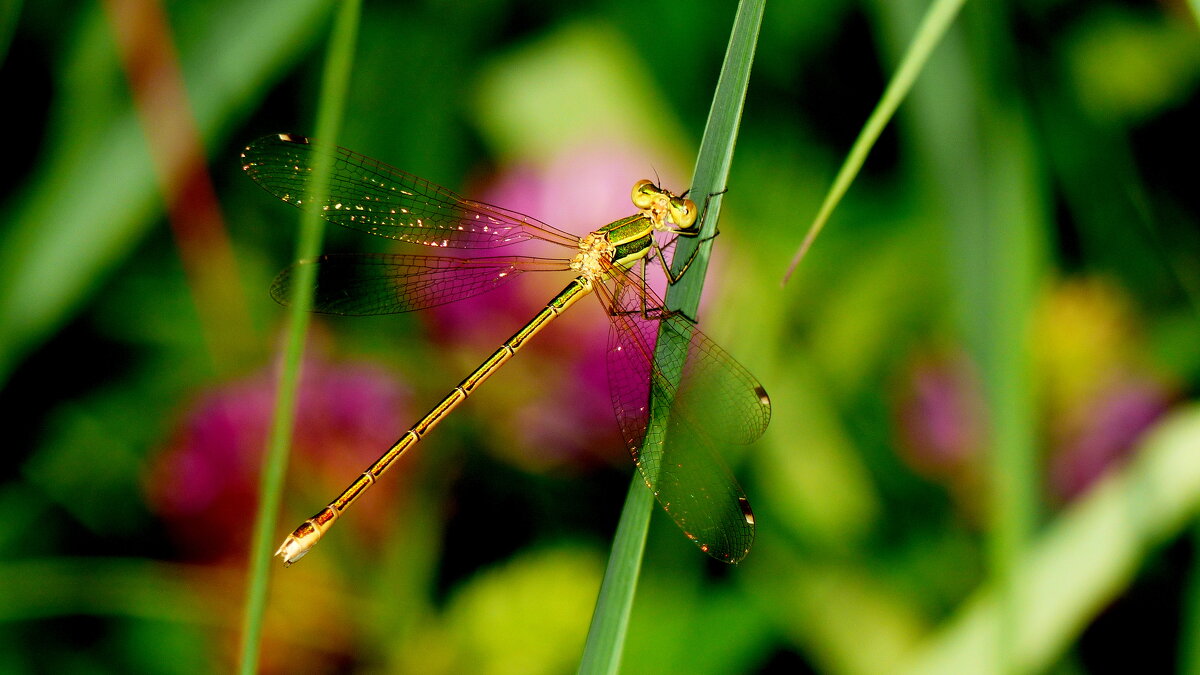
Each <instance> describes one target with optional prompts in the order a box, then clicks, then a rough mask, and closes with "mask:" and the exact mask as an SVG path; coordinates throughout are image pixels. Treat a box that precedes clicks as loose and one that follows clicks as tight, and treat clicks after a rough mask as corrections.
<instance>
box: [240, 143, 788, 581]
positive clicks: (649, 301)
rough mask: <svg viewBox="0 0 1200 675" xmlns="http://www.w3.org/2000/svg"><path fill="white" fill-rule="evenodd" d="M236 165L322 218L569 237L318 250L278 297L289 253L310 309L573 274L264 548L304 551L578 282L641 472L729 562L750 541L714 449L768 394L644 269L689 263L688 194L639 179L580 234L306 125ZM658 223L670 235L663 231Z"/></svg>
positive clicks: (437, 230)
mask: <svg viewBox="0 0 1200 675" xmlns="http://www.w3.org/2000/svg"><path fill="white" fill-rule="evenodd" d="M330 156H332V162H333V171H332V175H331V178H330V181H329V185H328V187H327V188H325V186H318V185H316V181H315V180H314V178H313V176H314V167H315V165H316V164H317V163H318V161H319V159H320V158H322V157H324V158H325V159H329V158H330ZM242 165H243V169H244V170H245V172H246V173H247V174H248V175H249V176H250V178H252V179H253V180H254V181H255V182H256V183H258V185H260V186H261V187H263V188H264V189H266V191H267V192H270V193H271V194H273V195H275V196H276V197H278V198H279V199H281V200H283V201H284V202H287V203H289V204H292V205H293V206H296V207H299V208H301V209H313V210H316V212H317V213H318V214H319V215H320V216H321V217H322V218H324V219H325V220H327V221H329V222H331V223H335V224H337V225H340V226H343V227H347V228H350V229H354V230H360V231H362V232H366V233H369V234H372V235H377V236H380V237H388V238H391V239H394V240H397V241H399V242H403V243H407V244H412V245H416V246H424V247H427V248H431V249H442V248H450V249H468V250H471V249H494V248H502V247H506V246H510V245H514V244H520V243H523V242H532V243H543V244H550V245H555V246H558V247H560V248H561V249H566V251H565V252H564V255H567V257H561V258H540V257H531V256H483V257H455V256H446V255H422V254H412V253H404V254H343V255H322V256H320V257H318V258H316V259H314V260H306V261H300V262H298V263H295V264H294V265H292V266H291V267H289V268H288V269H286V270H284V271H283V272H281V273H280V274H279V276H278V277H276V279H275V281H274V282H273V283H272V286H271V295H272V297H273V298H275V300H277V301H279V302H280V303H283V304H287V303H288V301H289V298H291V297H292V295H293V293H294V292H296V289H295V288H294V286H295V283H294V279H295V278H296V270H297V268H298V267H299V266H305V265H311V266H314V267H315V272H316V274H315V278H316V280H317V281H316V287H315V289H314V290H313V301H312V302H313V304H312V309H313V311H315V312H319V313H325V314H336V315H347V316H364V315H379V314H394V313H401V312H410V311H415V310H420V309H426V308H429V307H434V306H437V305H442V304H446V303H450V302H454V301H456V300H461V299H464V298H468V297H472V296H476V295H479V294H481V293H485V292H488V291H491V290H493V289H496V288H498V287H500V286H501V285H503V284H506V283H508V282H509V281H510V280H512V279H515V278H516V277H519V276H521V275H523V274H526V273H531V272H551V271H557V272H570V273H572V274H574V278H572V279H571V280H570V281H569V283H567V285H566V287H564V288H563V290H562V291H560V292H559V293H558V294H557V295H555V296H554V297H553V298H552V299H551V300H550V301H549V302H548V303H546V306H545V307H544V308H543V309H542V310H541V311H539V312H538V313H537V314H536V315H535V316H534V317H533V318H532V319H531V320H529V322H527V323H526V324H525V325H524V326H522V327H521V328H520V329H519V330H517V332H516V333H514V334H513V336H512V337H510V338H509V339H508V340H506V341H505V342H504V343H503V344H502V345H500V347H499V349H497V350H496V351H495V352H494V353H493V354H492V355H491V356H489V357H487V359H485V360H484V361H483V362H482V363H481V364H480V365H479V367H477V368H476V369H475V370H473V371H472V372H471V373H470V374H468V375H467V376H466V378H464V379H463V380H462V381H461V382H460V383H459V384H458V385H457V386H455V387H454V389H453V390H451V391H450V393H449V394H447V395H446V396H445V397H444V398H443V399H442V400H441V401H440V402H439V403H438V404H437V405H435V406H434V407H433V408H432V409H431V410H430V411H429V413H428V414H426V415H425V416H424V417H422V418H421V420H420V421H418V422H417V423H416V424H414V425H413V426H412V428H411V429H409V430H408V431H406V432H405V433H404V434H403V435H402V436H400V438H399V440H397V441H396V442H395V443H394V444H393V445H392V446H391V447H389V448H388V449H387V450H386V451H385V452H384V453H383V455H382V456H380V457H379V459H378V460H376V461H375V462H374V463H373V464H371V466H370V467H368V468H367V470H366V471H364V472H363V473H362V474H361V475H360V476H358V477H357V478H355V479H354V480H353V481H352V482H351V483H350V485H349V486H348V487H347V488H346V489H345V490H344V491H343V492H342V493H341V494H340V495H338V497H337V498H335V499H334V500H333V501H331V502H329V504H327V505H326V506H325V507H324V508H323V509H321V510H320V511H319V512H318V513H317V514H316V515H314V516H313V517H311V518H309V519H307V520H305V521H304V523H302V524H301V525H300V526H299V527H297V528H296V529H295V531H293V532H292V533H291V534H290V535H288V536H287V538H286V539H285V540H284V541H283V543H282V544H281V545H280V547H279V549H278V550H277V551H276V554H275V555H276V556H277V557H279V558H282V560H283V562H284V564H285V565H291V564H292V563H294V562H295V561H297V560H299V559H300V558H301V557H303V556H304V555H306V554H307V553H308V552H309V551H310V550H311V549H312V548H313V546H314V545H315V544H316V543H317V542H318V541H319V540H320V539H321V537H322V536H324V535H325V534H326V533H327V532H328V531H329V529H330V527H331V526H332V525H333V524H334V522H336V521H337V519H338V518H339V517H340V516H341V515H342V514H343V513H344V512H345V511H346V509H347V508H349V507H350V505H351V504H353V503H354V502H355V500H357V499H358V498H359V497H360V496H362V494H363V493H364V492H365V491H366V490H367V488H369V487H370V486H371V485H373V484H374V483H375V481H377V480H379V478H380V477H381V476H382V475H383V474H384V473H385V472H386V471H387V470H388V468H389V467H390V466H392V465H393V463H394V462H395V461H396V459H398V458H399V457H400V456H401V455H403V454H404V453H405V452H406V451H407V450H408V449H409V448H411V447H412V446H414V445H416V444H417V443H418V442H419V441H420V440H421V439H422V438H424V437H425V436H426V434H428V433H429V432H430V431H431V430H432V429H433V428H434V427H435V426H437V425H438V424H439V423H440V422H442V421H443V420H444V419H445V418H446V416H447V415H449V413H450V412H451V411H452V410H454V409H455V408H456V407H457V406H458V405H459V404H461V403H462V402H463V401H464V400H466V399H467V397H468V396H470V395H471V394H472V393H473V392H474V391H475V390H476V388H477V387H479V386H480V385H481V384H482V383H483V382H484V381H485V380H487V379H488V378H489V377H491V376H492V375H493V374H495V373H496V372H497V370H499V369H500V367H501V366H503V365H504V364H505V363H506V362H507V361H508V360H509V359H510V358H512V356H513V355H515V354H516V353H517V352H518V351H520V349H521V348H522V347H523V346H524V345H525V344H526V342H527V341H528V340H530V339H531V338H532V337H533V336H534V335H536V334H537V333H538V332H540V331H541V330H542V329H543V328H545V327H546V326H547V325H548V324H549V323H550V322H551V321H552V320H553V319H554V318H555V317H557V316H559V315H560V314H562V313H563V312H564V311H566V310H567V309H569V308H570V307H571V306H572V305H574V304H575V303H576V302H578V301H579V300H580V299H582V298H583V297H584V296H587V295H595V296H596V297H598V298H599V300H600V304H601V305H602V306H603V309H604V311H605V313H606V314H607V316H608V318H609V320H610V321H609V324H610V330H609V341H608V348H607V350H606V359H607V362H606V367H607V370H608V376H609V389H610V393H611V395H612V402H613V409H614V411H615V412H616V417H617V422H618V424H619V426H620V428H621V436H622V439H623V441H624V444H625V447H626V449H627V450H628V451H629V453H630V455H631V457H632V458H633V461H634V464H635V465H636V466H637V469H638V471H639V472H640V473H641V477H642V479H643V480H644V482H645V484H646V486H647V488H649V489H650V490H651V491H652V492H653V493H654V496H655V497H656V498H657V500H658V503H659V504H660V505H661V506H662V508H663V509H664V510H665V511H666V512H667V514H669V515H670V517H671V519H672V520H673V521H674V522H675V524H676V525H678V526H679V528H680V529H681V530H682V531H683V533H684V534H685V535H686V536H687V538H688V539H690V540H691V541H693V542H694V543H695V544H696V545H697V546H698V547H699V548H700V550H701V551H703V552H704V553H706V554H708V555H709V556H711V557H713V558H715V559H717V560H720V561H723V562H728V563H737V562H739V561H741V560H742V559H743V558H744V557H745V556H746V554H747V553H749V551H750V547H751V544H752V543H753V541H754V513H753V511H752V510H751V508H750V502H749V501H748V500H747V499H746V495H745V493H744V492H743V490H742V488H741V486H740V485H739V484H738V482H737V480H736V479H734V477H733V475H732V474H731V473H730V471H729V469H728V468H727V466H726V465H725V463H724V462H723V461H722V460H721V458H720V455H719V454H718V451H717V450H718V448H719V447H722V446H725V445H728V444H731V443H735V444H748V443H751V442H753V441H754V440H756V439H757V438H758V437H759V436H761V435H762V433H763V432H764V431H765V430H766V428H767V425H768V423H769V421H770V418H771V401H770V398H769V397H768V396H767V393H766V390H765V389H763V386H762V385H761V384H760V383H759V381H758V380H757V379H755V377H754V376H753V375H751V374H750V372H749V371H748V370H746V368H744V367H743V366H742V365H741V364H739V363H738V362H737V361H735V360H734V359H733V357H731V356H730V355H729V354H728V353H727V352H725V350H723V349H722V348H721V347H719V346H717V344H716V343H714V342H713V341H712V340H710V339H709V338H708V337H706V336H705V335H704V334H703V333H701V332H700V330H698V329H697V328H696V326H695V323H694V322H693V321H692V320H691V319H690V318H688V317H687V316H685V315H684V314H683V313H681V312H675V311H669V310H667V309H666V307H665V305H664V303H663V302H662V300H661V299H659V297H658V296H657V295H656V294H655V293H654V291H653V290H652V289H651V288H650V287H649V285H648V283H647V281H646V279H645V275H646V273H647V271H648V270H647V266H648V265H649V264H650V263H651V262H652V261H654V260H657V261H658V262H659V264H660V265H661V266H662V269H663V271H664V272H665V273H666V275H667V278H668V281H669V282H671V283H674V282H675V281H677V280H678V279H679V278H680V277H681V276H682V275H683V274H684V273H686V269H687V265H688V264H690V263H691V259H689V260H687V261H686V263H685V264H684V265H682V267H681V268H680V269H679V271H678V272H677V273H676V274H674V275H672V273H671V271H670V268H669V267H668V265H667V263H666V260H665V257H666V255H667V253H668V251H669V250H672V249H673V244H674V241H675V239H676V238H678V237H679V236H688V237H695V236H699V226H698V224H697V213H696V204H695V202H694V201H692V200H691V199H688V198H687V197H686V193H684V195H685V196H678V195H675V194H674V193H672V192H670V191H668V190H665V189H663V188H660V187H658V186H657V185H655V184H654V183H653V182H652V181H649V180H640V181H638V182H637V183H636V184H635V185H634V187H633V190H632V194H631V197H632V201H633V205H634V207H635V208H636V210H637V212H636V213H634V214H633V215H630V216H627V217H625V218H621V219H619V220H616V221H614V222H612V223H609V224H608V225H605V226H604V227H601V228H600V229H598V230H596V231H594V232H591V233H589V234H588V235H586V236H584V237H578V236H575V235H572V234H569V233H567V232H564V231H562V230H558V229H556V228H554V227H551V226H550V225H547V224H546V223H543V222H541V221H539V220H537V219H536V218H532V217H530V216H527V215H524V214H521V213H518V212H516V211H512V210H509V209H505V208H502V207H499V206H494V205H491V204H486V203H483V202H479V201H474V200H471V199H467V198H464V197H461V196H459V195H457V194H455V193H454V192H452V191H450V190H448V189H446V188H443V187H440V186H438V185H436V184H434V183H431V182H429V181H427V180H424V179H421V178H418V177H416V176H413V175H410V174H407V173H405V172H403V171H400V170H398V169H394V168H392V167H390V166H387V165H386V164H383V163H381V162H379V161H376V160H374V159H370V158H368V157H364V156H363V155H360V154H357V153H355V152H352V151H350V150H347V149H345V148H341V147H337V146H333V145H324V144H320V143H317V142H315V141H311V140H309V139H307V138H305V137H303V136H296V135H290V134H279V135H273V136H267V137H264V138H261V139H259V140H257V141H255V142H253V143H251V144H250V145H249V146H247V147H246V148H245V150H244V151H243V152H242ZM702 220H703V218H701V222H702ZM656 235H658V238H664V237H669V238H670V241H666V242H664V243H663V244H661V245H660V244H659V241H658V238H656ZM693 258H694V254H693ZM547 414H554V413H553V411H547Z"/></svg>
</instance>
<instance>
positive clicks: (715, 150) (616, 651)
mask: <svg viewBox="0 0 1200 675" xmlns="http://www.w3.org/2000/svg"><path fill="white" fill-rule="evenodd" d="M764 6H765V0H742V2H741V3H740V4H739V5H738V11H737V15H736V17H735V19H734V24H733V30H732V32H731V34H730V38H729V46H728V48H727V50H726V52H725V62H724V64H723V65H722V67H721V74H720V78H719V79H718V80H717V89H716V92H715V94H714V95H713V102H712V107H711V108H710V110H709V114H708V122H707V124H706V125H705V128H704V137H703V138H702V139H701V141H700V153H699V155H698V157H697V159H696V169H695V172H694V173H693V175H692V195H693V196H694V197H696V201H697V202H703V200H704V198H705V197H706V196H707V195H712V194H714V193H716V192H718V191H721V190H724V189H725V182H726V180H727V178H728V175H729V166H730V163H731V161H732V158H733V148H734V145H735V144H736V141H737V131H738V125H739V123H740V122H741V117H742V107H743V105H744V102H745V100H746V87H747V84H748V82H749V80H750V66H751V64H752V63H753V61H754V48H755V46H756V45H757V42H758V31H759V26H760V25H761V23H762V15H763V8H764ZM720 207H721V196H720V195H716V196H713V197H712V199H711V200H709V202H708V210H707V212H706V214H705V220H704V222H703V223H701V225H700V228H701V229H700V231H701V236H700V237H693V238H688V239H686V240H684V239H683V238H681V239H680V242H679V244H678V247H677V249H676V253H675V261H676V265H678V264H681V263H682V261H684V260H687V259H688V258H689V257H690V256H691V252H692V251H693V250H695V248H696V246H702V249H701V250H700V251H699V252H698V253H697V255H696V258H695V260H694V261H693V262H692V267H691V268H690V269H689V271H688V274H687V276H685V277H684V278H683V279H681V280H680V281H679V283H677V284H675V285H673V286H671V287H670V288H669V289H668V290H667V297H666V303H667V307H668V308H671V309H679V310H683V311H685V312H687V313H688V314H689V315H690V316H695V315H696V309H697V308H698V307H699V305H700V292H701V290H703V287H704V271H705V270H706V269H707V267H708V253H709V249H710V248H711V245H712V240H711V239H709V240H708V241H707V242H704V243H703V244H701V243H700V241H699V240H702V239H705V238H706V237H710V236H711V235H712V234H713V233H714V232H715V231H716V225H717V216H718V214H719V213H720ZM653 506H654V498H653V496H652V495H651V494H650V491H649V490H647V489H646V486H645V483H644V482H643V480H642V477H641V475H640V474H635V476H634V479H633V481H632V484H631V485H630V487H629V495H628V496H627V497H626V500H625V508H624V509H623V510H622V512H621V521H620V524H619V525H618V527H617V533H616V536H615V537H614V538H613V547H612V553H611V554H610V556H609V560H608V568H607V569H606V571H605V574H604V581H603V583H602V584H601V586H600V594H599V597H598V598H597V600H596V609H595V611H594V613H593V614H592V624H591V627H590V628H589V630H588V638H587V644H586V646H585V647H584V653H583V659H582V660H581V662H580V664H579V672H580V673H615V672H617V670H618V669H619V667H620V665H621V654H622V651H623V649H624V644H625V634H626V630H627V628H628V624H629V612H630V609H631V608H632V606H633V598H634V594H635V591H636V589H637V581H638V575H639V573H640V570H641V563H642V554H643V551H644V549H645V543H646V532H647V529H648V528H649V525H650V514H651V513H653Z"/></svg>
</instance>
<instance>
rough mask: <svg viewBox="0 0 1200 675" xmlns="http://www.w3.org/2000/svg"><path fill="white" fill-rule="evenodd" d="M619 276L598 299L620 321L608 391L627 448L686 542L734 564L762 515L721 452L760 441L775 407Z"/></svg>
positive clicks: (683, 323)
mask: <svg viewBox="0 0 1200 675" xmlns="http://www.w3.org/2000/svg"><path fill="white" fill-rule="evenodd" d="M615 272H616V273H615V274H614V277H613V282H612V283H611V284H608V285H606V286H604V287H603V288H601V289H599V290H600V296H601V300H602V301H603V303H604V304H605V306H606V309H607V310H608V311H609V314H610V316H611V319H612V330H611V331H610V333H609V347H608V373H609V388H610V390H611V393H612V399H613V408H614V410H615V411H616V414H617V421H618V422H619V424H620V426H621V432H622V436H623V438H624V440H625V444H626V447H627V448H628V449H629V451H630V453H631V454H632V455H633V459H634V462H635V463H636V464H637V467H638V470H639V471H641V474H642V477H643V479H645V481H646V485H647V486H648V487H649V488H650V489H651V491H652V492H654V496H655V497H656V498H657V499H658V501H659V504H661V505H662V507H663V509H664V510H666V512H667V513H668V514H669V515H670V516H671V518H672V519H673V520H674V521H675V523H676V524H677V525H678V526H679V528H680V529H682V530H683V532H684V534H686V535H687V536H688V538H690V539H691V540H692V541H694V542H695V543H696V545H697V546H699V547H700V550H702V551H704V552H705V553H707V554H708V555H710V556H712V557H714V558H716V559H718V560H721V561H724V562H730V563H736V562H738V561H740V560H741V559H742V558H743V557H745V555H746V553H748V552H749V550H750V545H751V543H752V542H753V541H754V514H753V512H752V511H751V509H750V503H749V502H748V501H747V499H746V495H745V493H744V492H743V491H742V488H741V486H740V485H738V483H737V481H736V480H735V479H734V478H733V476H732V474H731V473H730V472H729V470H728V468H726V466H725V464H724V462H722V461H721V459H720V457H719V455H718V453H717V448H718V446H720V445H725V444H729V443H749V442H751V441H753V440H754V439H756V438H758V437H759V436H761V435H762V433H763V431H764V430H765V429H766V427H767V424H768V423H769V422H770V419H771V402H770V399H769V398H768V397H767V394H766V391H765V390H764V389H763V387H762V385H761V384H759V382H758V380H756V379H755V378H754V376H753V375H751V374H750V373H749V371H747V370H746V369H745V368H744V367H742V366H741V364H739V363H738V362H737V361H735V360H734V359H733V357H731V356H729V354H728V353H726V352H725V351H724V350H723V349H721V348H720V347H718V346H717V345H716V344H715V343H714V342H713V341H712V340H710V339H708V338H707V337H706V336H705V335H704V334H703V333H701V332H700V331H699V330H698V329H697V328H696V327H695V325H693V324H692V323H691V322H690V321H689V320H688V319H687V318H685V317H684V316H683V315H681V314H672V313H669V312H664V311H663V310H662V306H663V305H662V302H661V301H660V300H658V299H657V298H656V297H655V296H654V294H653V293H652V292H650V291H649V289H643V288H642V287H641V282H640V281H639V280H637V279H635V278H634V277H633V276H632V275H629V276H626V275H625V274H624V273H622V272H621V271H620V270H615ZM643 290H644V291H645V295H644V296H643V293H642V292H643ZM643 297H644V298H645V301H643Z"/></svg>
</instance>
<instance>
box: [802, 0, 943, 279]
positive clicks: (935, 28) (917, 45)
mask: <svg viewBox="0 0 1200 675" xmlns="http://www.w3.org/2000/svg"><path fill="white" fill-rule="evenodd" d="M964 2H965V0H936V1H935V2H934V3H933V4H931V5H930V6H929V10H928V11H927V12H926V13H925V18H924V19H922V20H921V26H920V27H919V28H918V29H917V32H916V35H915V36H914V37H913V40H912V42H911V43H910V44H909V46H908V50H907V51H906V52H905V54H904V58H903V59H902V60H901V61H900V67H899V68H897V69H896V74H895V75H893V76H892V79H891V81H890V82H888V86H887V89H885V90H884V92H883V97H881V98H880V99H879V103H878V104H876V105H875V110H873V111H872V112H871V116H870V117H869V118H867V123H866V124H864V125H863V128H862V131H860V132H859V134H858V138H857V139H855V141H854V145H853V146H852V147H851V148H850V154H848V155H846V160H845V161H844V162H842V168H841V169H840V170H838V174H837V177H836V178H834V180H833V185H832V186H831V187H830V188H829V192H827V193H826V194H825V200H824V201H823V202H822V203H821V208H820V209H819V210H818V211H817V217H816V218H814V219H813V222H812V225H809V227H808V233H807V234H805V235H804V241H803V242H802V243H801V244H800V248H799V249H797V250H796V254H795V255H794V256H793V257H792V261H791V263H789V264H788V268H787V271H786V272H784V274H783V283H784V284H786V283H787V282H788V279H790V278H791V276H792V272H795V271H796V266H797V265H799V264H800V261H801V260H803V259H804V256H805V254H807V253H808V249H810V248H811V247H812V244H813V241H815V240H816V238H817V235H819V234H820V233H821V230H822V229H824V227H825V223H826V222H827V221H828V220H829V216H830V215H831V214H833V210H834V209H835V208H837V205H838V203H839V202H841V201H842V197H844V196H845V195H846V191H847V190H849V189H850V184H851V183H853V182H854V178H855V177H856V176H858V172H859V170H860V169H862V165H863V162H865V161H867V155H868V154H869V153H870V152H871V147H872V146H874V145H875V141H877V140H879V134H881V133H883V129H884V127H886V126H887V123H888V122H889V121H891V119H892V115H894V114H895V113H896V108H898V107H900V102H901V101H903V100H904V99H905V97H906V96H908V92H909V90H910V89H912V85H913V82H915V81H916V79H917V75H920V74H921V71H922V70H923V69H924V68H925V63H926V62H927V61H928V60H929V55H930V54H931V53H933V48H934V47H936V46H937V45H938V43H940V42H941V40H942V36H944V35H945V34H946V30H947V29H948V28H949V27H950V24H951V23H952V22H953V21H954V18H955V17H957V16H958V11H959V10H960V9H962V6H963V3H964Z"/></svg>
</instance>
